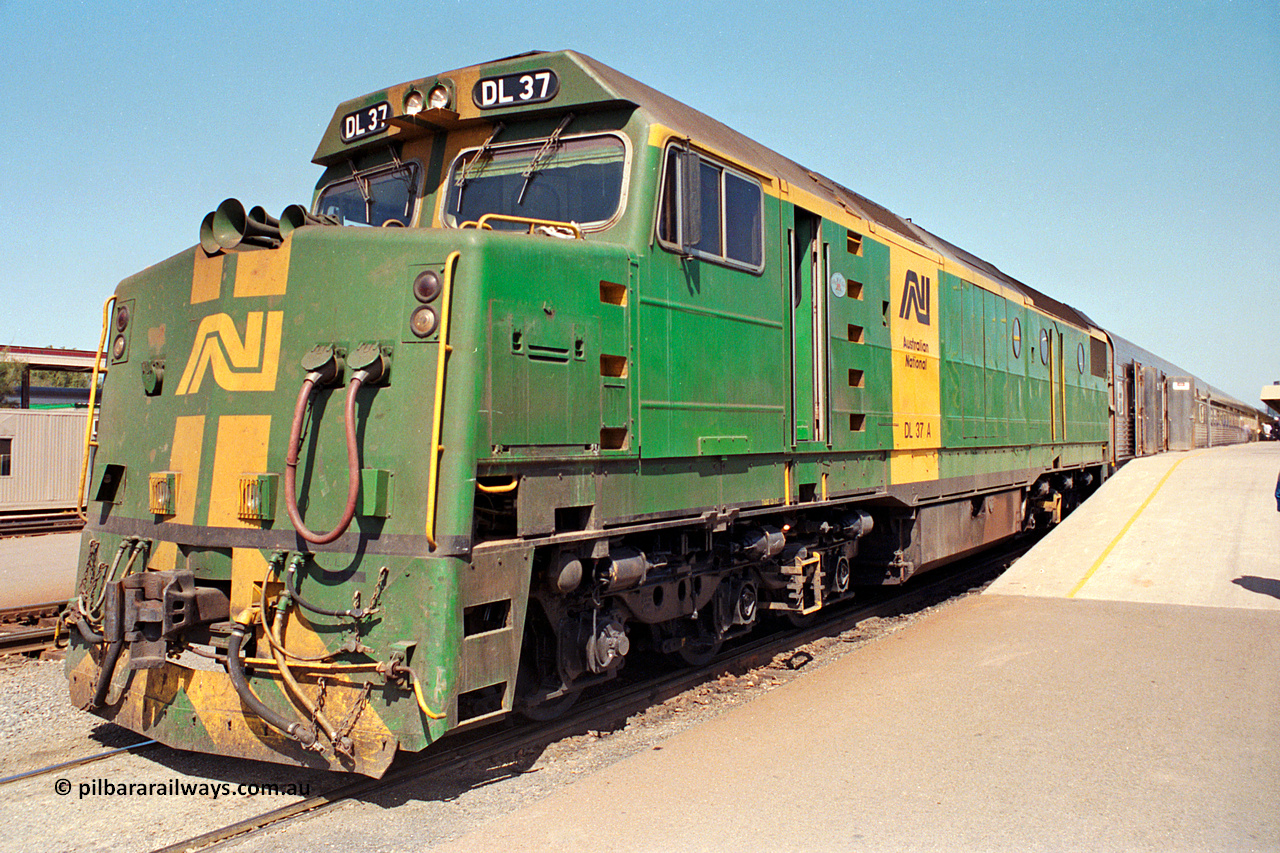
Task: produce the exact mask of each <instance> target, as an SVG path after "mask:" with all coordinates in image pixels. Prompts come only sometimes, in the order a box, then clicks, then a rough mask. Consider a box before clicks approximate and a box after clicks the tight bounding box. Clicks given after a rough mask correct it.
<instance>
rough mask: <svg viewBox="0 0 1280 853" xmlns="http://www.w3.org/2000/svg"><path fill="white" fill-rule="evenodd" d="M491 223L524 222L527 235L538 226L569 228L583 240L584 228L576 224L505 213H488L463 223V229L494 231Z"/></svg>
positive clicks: (575, 236) (575, 235)
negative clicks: (526, 227) (527, 228)
mask: <svg viewBox="0 0 1280 853" xmlns="http://www.w3.org/2000/svg"><path fill="white" fill-rule="evenodd" d="M490 222H523V223H525V224H527V225H528V226H529V230H528V232H526V233H529V234H532V233H533V229H534V228H535V227H536V226H538V225H546V226H548V227H551V228H568V229H569V230H570V231H572V232H573V236H574V238H575V239H577V240H581V239H583V236H582V228H581V227H580V226H579V225H578V223H576V222H564V221H562V220H559V219H535V218H534V217H532V216H509V215H507V214H505V213H486V214H485V215H484V216H481V217H480V219H479V220H477V221H474V222H473V221H467V222H464V223H462V225H461V226H460V227H462V228H467V227H471V228H484V229H486V230H490V231H492V230H493V229H492V228H491V227H490V226H489V223H490Z"/></svg>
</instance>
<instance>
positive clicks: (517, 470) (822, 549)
mask: <svg viewBox="0 0 1280 853" xmlns="http://www.w3.org/2000/svg"><path fill="white" fill-rule="evenodd" d="M314 161H315V162H316V163H317V164H319V165H321V166H323V167H324V174H323V175H322V177H321V179H320V181H319V184H318V186H317V189H316V193H315V197H314V201H313V204H312V205H311V206H310V207H309V208H303V207H300V206H295V207H291V208H289V209H287V210H286V211H285V212H284V213H283V214H282V215H281V217H280V218H279V220H277V219H275V218H274V217H271V216H269V215H268V214H266V213H265V212H264V211H262V210H261V209H260V208H255V209H253V210H248V211H246V210H245V208H244V207H243V206H242V205H241V204H240V203H239V202H236V201H232V200H228V201H227V202H224V203H223V204H222V205H221V206H219V207H218V209H217V210H216V211H215V212H213V213H211V214H210V215H209V216H208V217H206V219H205V221H204V223H203V225H202V227H201V230H200V236H201V241H200V245H197V246H195V247H193V248H191V249H188V250H186V251H183V252H181V253H179V254H177V255H175V256H174V257H172V258H170V259H168V260H166V261H163V262H161V263H159V264H157V265H156V266H154V267H151V268H150V269H147V270H145V271H144V272H142V273H139V274H138V275H136V276H133V277H132V278H129V279H127V280H126V281H124V282H123V283H121V285H120V286H119V288H118V290H117V292H116V294H115V296H114V297H113V298H112V299H113V304H111V305H109V310H108V312H107V313H108V317H107V318H106V319H107V324H108V327H107V328H108V334H107V338H106V339H107V341H108V344H107V354H106V359H107V360H108V362H109V364H110V378H109V380H108V382H107V385H106V389H105V396H104V401H103V408H102V414H101V429H100V435H99V440H98V441H99V447H98V451H97V454H96V460H95V462H94V467H93V471H92V478H91V483H90V489H89V495H90V499H91V502H90V506H89V524H88V526H87V527H86V530H85V533H84V539H83V544H82V549H81V556H80V561H81V567H80V574H79V582H78V589H77V600H76V601H75V602H73V606H72V607H71V608H70V609H69V613H70V614H71V616H70V618H71V621H73V622H74V623H75V626H74V627H75V631H74V635H73V644H72V647H71V649H70V651H69V653H68V657H67V672H68V676H69V678H70V689H71V695H72V698H73V701H74V702H75V703H77V704H78V705H80V706H83V707H86V708H90V709H92V710H93V711H94V712H95V713H97V714H99V715H101V716H103V717H105V718H107V719H111V720H113V721H115V722H116V723H118V724H120V725H123V726H125V727H127V728H130V729H133V730H136V731H138V732H141V733H144V734H146V735H148V736H149V737H154V738H156V739H158V740H160V741H162V742H164V743H167V744H170V745H173V746H177V747H181V748H185V749H193V750H200V751H207V752H216V753H222V754H229V755H237V756H245V757H250V758H256V759H264V760H269V761H278V762H285V763H297V764H305V765H313V766H328V767H332V768H334V769H344V770H354V771H357V772H360V773H366V774H371V775H378V774H381V773H382V772H383V770H384V769H385V768H386V767H387V765H388V763H389V762H390V761H391V759H392V757H393V755H394V754H395V752H396V751H397V750H407V751H416V750H421V749H424V748H425V747H427V746H428V745H430V744H431V743H432V742H434V741H435V740H437V739H439V738H440V737H442V736H444V735H445V734H446V733H448V732H450V731H452V730H454V729H457V728H460V727H468V726H474V725H477V724H480V723H483V722H485V721H489V720H493V719H494V718H497V717H499V716H501V715H504V714H506V713H508V712H511V711H518V712H523V713H525V714H528V715H530V716H534V717H539V716H548V715H551V714H554V713H556V712H558V711H559V710H561V709H562V708H564V707H565V706H566V705H567V704H568V703H569V702H571V701H572V700H573V698H574V697H575V696H576V695H577V694H578V693H579V692H580V691H581V690H582V689H583V688H584V687H586V686H588V685H591V684H594V683H597V682H600V681H603V680H606V679H609V678H611V677H612V676H613V675H615V674H616V673H617V671H618V670H619V668H620V667H621V666H622V664H623V662H624V660H625V658H626V655H627V653H628V651H629V650H630V649H631V648H632V647H633V646H637V645H640V646H644V647H646V648H652V649H655V650H657V651H659V652H663V653H667V654H671V655H673V656H677V657H683V658H684V659H685V660H686V661H690V662H696V661H699V660H703V659H706V658H708V657H709V656H710V655H712V654H714V652H715V651H716V650H717V649H718V648H719V646H720V644H721V642H722V641H724V640H725V639H726V638H728V637H732V636H734V635H737V634H741V633H743V632H745V631H748V630H750V629H751V628H752V627H753V626H754V625H755V624H756V623H757V622H759V621H760V620H761V619H762V618H765V616H766V615H768V614H775V615H781V616H790V617H792V618H796V619H800V618H803V617H805V616H806V615H808V614H811V613H813V612H815V611H817V610H818V609H820V608H822V607H823V606H825V605H827V604H830V603H831V602H833V601H835V600H838V599H841V598H843V597H846V596H849V595H851V594H852V591H853V590H854V589H855V588H856V587H858V586H865V585H872V584H892V583H901V582H902V581H904V580H906V579H907V578H909V577H910V576H911V575H913V574H915V573H917V572H920V571H923V570H926V569H928V568H931V567H933V566H937V565H940V564H942V563H944V562H946V561H948V560H951V559H954V558H956V557H957V556H959V555H962V554H965V553H967V552H971V551H973V550H976V549H978V548H981V547H983V546H985V545H988V544H990V543H992V542H995V541H997V540H1000V539H1003V538H1007V537H1009V536H1012V535H1014V534H1017V533H1019V532H1020V531H1023V530H1025V529H1027V528H1028V527H1031V526H1035V525H1042V526H1043V525H1045V524H1050V523H1053V522H1054V521H1056V520H1058V519H1060V518H1061V516H1062V514H1063V513H1064V512H1065V511H1067V510H1068V509H1069V508H1070V506H1071V505H1072V504H1073V503H1074V502H1076V501H1078V500H1079V499H1080V498H1081V497H1082V495H1083V494H1084V493H1086V492H1087V490H1088V489H1089V488H1091V487H1092V486H1093V485H1095V484H1096V483H1097V482H1098V481H1099V480H1100V479H1101V477H1102V476H1104V474H1105V473H1106V470H1107V465H1108V461H1109V459H1110V454H1111V453H1112V449H1111V448H1109V444H1108V443H1109V436H1110V430H1109V412H1108V405H1109V393H1110V392H1109V389H1108V368H1107V358H1108V344H1107V339H1106V336H1105V334H1104V333H1103V332H1102V331H1101V330H1099V329H1097V328H1095V327H1094V326H1093V325H1092V324H1091V323H1090V322H1089V321H1088V320H1087V319H1086V318H1085V317H1083V316H1081V315H1080V314H1079V313H1077V312H1076V311H1074V310H1072V309H1071V308H1069V307H1067V306H1065V305H1063V304H1061V303H1059V302H1056V301H1054V300H1052V299H1049V298H1047V297H1045V296H1044V295H1042V294H1040V293H1038V292H1036V291H1033V290H1031V289H1030V288H1028V287H1026V286H1025V285H1023V284H1021V283H1019V282H1017V281H1015V280H1013V279H1011V278H1010V277H1008V276H1006V275H1004V274H1003V273H1001V272H1000V271H998V270H997V269H995V268H994V267H993V266H991V265H990V264H988V263H986V262H984V261H981V260H980V259H978V258H976V257H974V256H972V255H970V254H968V253H966V252H964V251H962V250H961V249H959V248H957V247H955V246H953V245H951V244H949V243H947V242H945V241H943V240H941V239H939V238H937V237H935V236H934V235H932V234H930V233H928V232H927V231H925V230H923V229H921V228H919V227H918V226H916V225H914V224H913V223H911V222H910V221H909V220H906V219H902V218H899V217H897V216H895V215H894V214H892V213H890V212H889V211H887V210H885V209H883V208H881V207H879V206H878V205H875V204H874V203H872V202H869V201H868V200H866V199H864V198H862V197H860V196H858V195H856V194H854V193H852V192H850V191H848V190H846V189H844V188H842V187H840V186H838V185H836V184H834V183H832V182H831V181H829V180H827V179H825V178H823V177H822V176H820V175H817V174H814V173H812V172H810V171H807V170H806V169H804V168H803V167H801V166H799V165H797V164H795V163H793V162H791V161H790V160H787V159H786V158H784V157H782V156H780V155H778V154H776V153H774V152H772V151H769V150H768V149H766V148H764V147H762V146H760V145H758V144H756V143H754V142H752V141H751V140H749V139H747V138H745V137H743V136H741V135H740V134H738V133H736V132H734V131H732V130H730V129H729V128H727V127H725V126H723V125H721V124H719V123H717V122H715V121H713V120H711V119H709V118H707V117H706V116H704V115H702V114H700V113H698V112H696V111H695V110H692V109H690V108H689V107H687V106H684V105H683V104H680V103H678V102H676V101H674V100H672V99H671V98H668V97H666V96H664V95H662V94H660V93H658V92H656V91H654V90H652V89H650V88H648V87H646V86H644V85H642V84H640V83H638V82H636V81H634V80H632V79H630V78H628V77H626V76H624V75H622V74H619V73H618V72H616V71H614V70H612V69H610V68H608V67H606V66H604V65H601V64H600V63H598V62H595V61H594V60H591V59H589V58H587V57H584V56H581V55H579V54H575V53H572V52H558V53H533V54H527V55H522V56H516V57H511V58H508V59H504V60H500V61H497V62H492V63H488V64H485V65H480V66H475V67H471V68H464V69H461V70H457V71H451V72H447V73H444V74H440V75H437V76H431V77H426V78H424V79H421V80H415V81H413V82H411V83H406V84H404V85H400V86H395V87H392V88H389V89H386V90H382V91H379V92H375V93H373V94H371V95H368V96H365V97H362V98H357V99H355V100H353V101H349V102H347V103H345V104H342V105H341V106H340V107H339V108H338V109H337V111H336V113H335V115H334V117H333V119H332V121H331V122H330V124H329V127H328V129H327V130H326V132H325V134H324V138H323V139H322V141H321V143H320V146H319V149H318V150H317V152H316V155H315V158H314Z"/></svg>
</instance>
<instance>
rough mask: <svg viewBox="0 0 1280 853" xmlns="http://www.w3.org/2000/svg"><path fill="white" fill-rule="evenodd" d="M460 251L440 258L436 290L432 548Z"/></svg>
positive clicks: (429, 504) (429, 481) (429, 495)
mask: <svg viewBox="0 0 1280 853" xmlns="http://www.w3.org/2000/svg"><path fill="white" fill-rule="evenodd" d="M460 257H462V253H461V252H456V251H455V252H451V253H450V254H449V257H447V258H445V262H444V284H443V286H442V287H441V292H440V339H439V342H440V351H439V352H438V353H437V355H436V397H435V409H434V411H433V413H432V417H431V472H430V476H429V477H428V479H427V542H428V543H430V545H431V550H433V551H434V550H435V549H436V547H437V546H436V491H437V489H438V487H439V485H440V483H439V480H440V454H441V453H442V452H443V451H444V447H443V446H442V445H441V444H440V429H441V426H442V424H443V421H444V380H445V373H444V365H445V359H446V358H447V357H448V355H449V352H450V350H451V349H452V347H450V346H449V312H450V306H451V304H452V303H451V297H452V296H453V273H454V271H455V270H456V269H457V266H458V258H460Z"/></svg>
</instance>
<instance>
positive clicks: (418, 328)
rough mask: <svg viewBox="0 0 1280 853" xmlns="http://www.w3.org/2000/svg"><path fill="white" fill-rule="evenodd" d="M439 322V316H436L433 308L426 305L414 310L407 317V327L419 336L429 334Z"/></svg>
mask: <svg viewBox="0 0 1280 853" xmlns="http://www.w3.org/2000/svg"><path fill="white" fill-rule="evenodd" d="M439 324H440V318H439V317H437V316H436V312H435V309H433V308H430V307H428V306H426V305H423V306H422V307H421V308H419V309H418V310H417V311H414V312H413V314H412V315H411V316H410V317H409V328H410V329H412V330H413V333H414V334H415V335H417V336H418V337H420V338H425V337H428V336H430V335H431V333H432V332H434V331H435V330H436V326H438V325H439Z"/></svg>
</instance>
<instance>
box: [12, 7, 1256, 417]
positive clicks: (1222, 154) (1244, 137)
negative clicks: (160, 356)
mask: <svg viewBox="0 0 1280 853" xmlns="http://www.w3.org/2000/svg"><path fill="white" fill-rule="evenodd" d="M107 5H108V4H104V3H99V2H90V3H68V2H57V0H53V2H45V3H21V4H19V3H16V2H12V0H0V47H2V50H0V55H3V56H4V57H5V68H4V70H2V71H0V93H2V98H0V104H3V106H4V110H5V113H6V114H5V116H4V119H3V121H0V162H3V164H4V166H5V168H4V177H3V180H0V233H2V234H3V237H4V239H3V240H2V241H0V287H2V288H3V293H4V294H5V297H6V298H5V310H4V312H3V314H0V345H9V344H18V345H29V346H49V345H52V346H70V347H80V348H92V347H93V346H95V345H96V344H97V340H98V331H99V324H100V310H101V305H102V302H103V300H104V299H105V298H106V297H107V296H108V295H109V294H110V293H111V291H112V289H113V288H114V287H115V285H116V283H117V282H118V281H119V280H120V279H122V278H124V277H125V276H127V275H129V274H131V273H133V272H136V271H138V270H140V269H142V268H143V267H145V266H147V265H149V264H152V263H155V262H156V261H159V260H162V259H164V258H166V257H168V256H170V255H172V254H174V253H175V252H177V251H180V250H181V249H183V248H185V247H187V246H190V245H191V244H193V243H195V242H196V239H197V231H198V226H199V223H200V219H201V218H202V217H203V216H204V214H205V213H206V212H208V211H209V210H212V209H213V208H214V207H215V206H216V205H217V204H218V202H220V201H221V200H222V199H224V198H226V197H228V196H234V197H236V198H239V199H241V200H242V201H244V202H245V203H246V205H253V204H262V205H265V206H266V208H267V209H268V210H270V211H273V212H275V211H278V210H280V209H281V208H283V207H284V206H285V205H286V204H288V203H291V202H307V201H309V200H310V197H311V190H312V187H313V185H314V184H315V181H316V179H317V178H318V176H319V173H320V169H319V167H317V166H313V165H312V164H311V163H310V157H311V155H312V153H313V152H314V150H315V145H316V143H317V141H318V140H319V137H320V134H321V132H322V131H323V129H324V127H325V124H326V123H327V122H328V120H329V117H330V116H331V115H332V112H333V109H334V108H335V107H336V105H337V104H338V103H339V102H340V101H342V100H345V99H347V98H351V97H354V96H357V95H361V94H364V93H366V92H371V91H374V90H376V89H379V88H381V87H384V86H386V85H390V84H394V83H399V82H403V81H405V80H410V79H414V78H417V77H421V76H425V75H427V74H431V73H434V72H437V71H442V70H447V69H452V68H457V67H460V66H464V65H470V64H474V63H477V62H481V61H485V60H489V59H495V58H498V57H502V56H507V55H510V54H513V53H519V52H522V51H525V50H529V49H547V50H554V49H559V48H573V49H576V50H579V51H581V52H583V53H586V54H589V55H591V56H594V57H595V58H597V59H599V60H600V61H602V62H605V63H606V64H609V65H612V66H614V67H615V68H617V69H619V70H621V71H623V72H624V73H627V74H629V75H631V76H633V77H636V78H638V79H639V80H641V81H643V82H645V83H648V84H649V85H651V86H653V87H655V88H657V89H660V90H662V91H664V92H667V93H668V94H670V95H672V96H674V97H676V98H678V99H680V100H682V101H684V102H686V103H688V104H690V105H692V106H694V107H696V108H697V109H700V110H702V111H703V112H705V113H708V114H709V115H711V116H713V117H715V118H717V119H720V120H721V121H723V122H725V123H727V124H729V125H730V126H732V127H735V128H736V129H738V130H740V131H742V132H744V133H746V134H747V135H748V136H751V137H754V138H755V139H757V140H759V141H760V142H762V143H764V144H766V145H768V146H770V147H772V148H775V149H777V150H778V151H780V152H782V153H783V154H786V155H787V156H789V157H791V158H792V159H794V160H797V161H799V162H800V163H802V164H804V165H806V166H808V167H810V168H812V169H815V170H816V171H819V172H821V173H823V174H825V175H827V176H829V177H831V178H833V179H835V180H837V181H839V182H840V183H842V184H844V185H845V186H848V187H849V188H851V189H853V190H855V191H857V192H860V193H862V194H863V195H865V196H867V197H869V198H871V199H873V200H875V201H877V202H879V203H881V204H883V205H885V206H887V207H888V208H889V209H891V210H893V211H894V212H896V213H898V214H901V215H903V216H909V217H911V218H913V219H914V220H915V221H916V222H918V223H920V224H921V225H923V226H924V227H926V228H928V229H930V230H932V231H933V232H935V233H936V234H938V235H940V236H942V237H945V238H946V239H948V240H950V241H952V242H954V243H956V244H958V245H960V246H963V247H964V248H966V249H968V250H970V251H972V252H974V253H976V254H978V255H979V256H981V257H983V258H985V259H987V260H988V261H990V262H992V263H994V264H995V265H996V266H998V267H1000V268H1001V269H1003V270H1005V271H1006V272H1008V273H1009V274H1011V275H1013V276H1015V277H1017V278H1019V279H1021V280H1023V281H1025V282H1026V283H1028V284H1030V285H1032V286H1033V287H1036V288H1038V289H1040V290H1043V291H1045V292H1047V293H1049V294H1050V295H1052V296H1054V297H1056V298H1058V299H1061V300H1062V301H1064V302H1067V303H1069V304H1071V305H1073V306H1075V307H1076V308H1079V309H1080V310H1082V311H1084V312H1085V313H1086V314H1088V315H1089V316H1090V317H1092V318H1093V319H1094V320H1095V321H1096V322H1098V323H1099V324H1101V325H1103V326H1104V327H1106V328H1109V329H1111V330H1113V331H1115V332H1117V333H1118V334H1120V335H1122V336H1124V337H1126V338H1128V339H1130V340H1132V341H1134V342H1135V343H1137V344H1139V345H1141V346H1143V347H1146V348H1147V349H1149V350H1152V351H1154V352H1156V353H1157V354H1159V355H1161V356H1163V357H1165V358H1167V359H1168V360H1170V361H1172V362H1174V363H1175V364H1178V365H1179V366H1181V367H1183V368H1185V369H1187V370H1189V371H1191V372H1193V373H1195V374H1197V375H1199V376H1201V377H1203V378H1204V379H1206V380H1208V381H1209V382H1210V383H1212V384H1214V385H1217V386H1218V387H1220V388H1222V389H1224V390H1226V391H1228V392H1230V393H1232V394H1234V395H1236V396H1237V397H1239V398H1240V399H1242V400H1245V401H1247V402H1250V403H1254V404H1257V403H1258V389H1259V388H1260V387H1261V386H1262V385H1263V384H1265V383H1267V382H1270V381H1273V380H1277V379H1280V344H1277V337H1278V336H1280V264H1278V263H1277V253H1278V247H1280V11H1278V9H1280V4H1277V3H1276V2H1275V0H1256V2H1255V1H1254V0H1250V2H1239V1H1237V2H1226V0H1219V2H1161V3H1144V2H1122V3H1114V4H1112V3H1105V2H1099V3H1038V2H1025V0H1024V1H1023V2H985V3H980V2H971V3H949V2H948V3H944V2H937V3H933V2H905V3H883V2H879V3H854V2H849V3H839V2H827V0H813V1H812V2H805V3H798V4H764V3H759V2H737V1H736V0H726V2H715V3H702V2H671V3H661V2H639V3H608V2H603V0H591V2H580V0H556V2H540V3H524V2H506V3H502V2H491V1H490V0H467V1H466V2H435V3H429V2H428V3H422V2H419V3H394V2H392V3H360V4H355V3H352V4H337V3H326V2H310V3H305V4H304V3H288V4H285V3H268V2H258V3H253V4H250V3H240V2H235V3H215V2H206V3H193V4H182V3H155V4H149V3H139V4H121V5H122V6H126V8H124V9H121V10H116V11H112V10H108V9H105V8H104V7H106V6H107Z"/></svg>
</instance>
